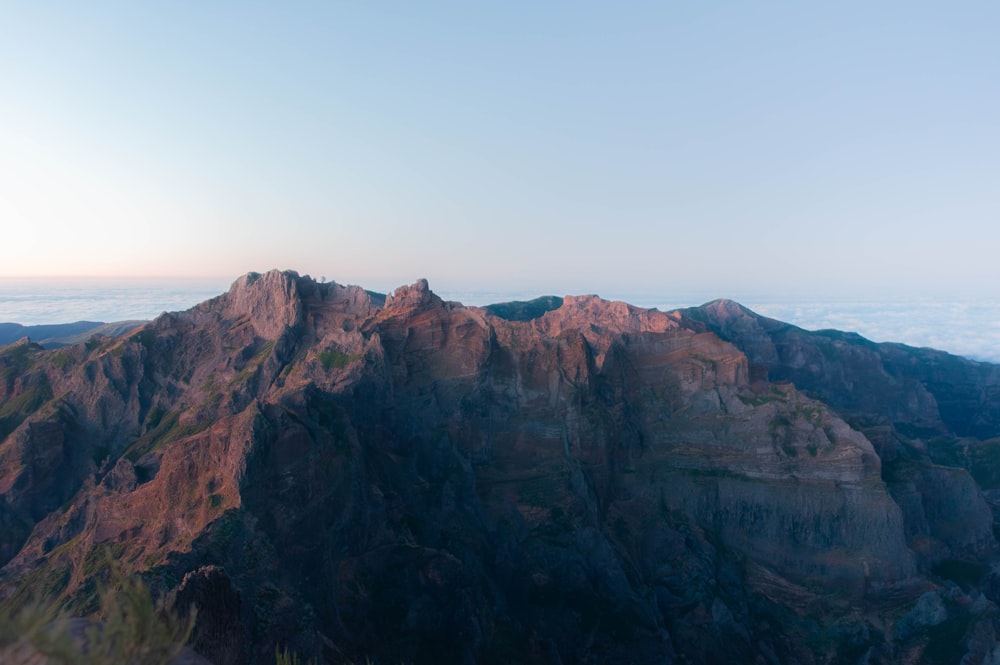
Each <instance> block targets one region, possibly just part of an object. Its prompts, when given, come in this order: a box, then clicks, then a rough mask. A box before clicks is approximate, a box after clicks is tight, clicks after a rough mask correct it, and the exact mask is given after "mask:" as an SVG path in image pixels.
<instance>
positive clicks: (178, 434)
mask: <svg viewBox="0 0 1000 665" xmlns="http://www.w3.org/2000/svg"><path fill="white" fill-rule="evenodd" d="M179 418H180V413H179V412H177V411H163V410H161V409H153V410H151V411H150V414H149V416H147V417H146V423H147V427H150V428H151V429H149V430H147V432H146V433H145V434H143V435H142V436H141V437H139V438H138V439H136V441H135V443H133V444H132V445H131V446H129V447H128V449H127V450H126V451H125V457H126V458H127V459H128V460H129V461H131V462H136V461H138V460H139V458H140V457H142V456H143V455H145V454H146V453H148V452H151V451H154V450H162V449H163V448H165V447H166V446H167V444H169V443H171V442H173V441H177V440H178V439H182V438H184V437H187V436H191V435H193V434H197V433H198V432H202V431H204V430H206V429H208V427H209V426H210V425H211V424H212V423H211V422H209V421H204V422H200V423H194V424H193V425H179V424H178V422H177V421H178V419H179Z"/></svg>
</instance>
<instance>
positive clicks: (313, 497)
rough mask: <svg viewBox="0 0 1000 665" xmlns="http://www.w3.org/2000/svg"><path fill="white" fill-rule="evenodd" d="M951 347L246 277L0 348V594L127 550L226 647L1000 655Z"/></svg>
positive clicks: (962, 376)
mask: <svg viewBox="0 0 1000 665" xmlns="http://www.w3.org/2000/svg"><path fill="white" fill-rule="evenodd" d="M935 354H936V352H931V351H926V350H915V349H907V348H906V347H896V346H886V345H873V344H871V343H869V342H867V341H865V340H863V339H861V338H858V337H856V336H850V335H844V334H841V333H838V334H836V335H834V334H833V333H823V334H821V333H817V334H808V333H805V332H804V331H800V330H798V329H794V328H791V327H789V326H787V325H785V324H781V323H780V322H775V321H771V320H768V319H763V318H761V317H758V316H756V315H754V314H753V313H752V312H749V311H748V310H745V309H743V308H742V307H740V306H738V305H736V304H735V303H729V302H725V301H720V302H717V303H710V304H709V305H706V306H704V307H702V308H697V309H694V310H686V311H681V312H672V313H663V312H659V311H656V310H646V309H641V308H636V307H633V306H631V305H627V304H625V303H620V302H608V301H604V300H601V299H600V298H598V297H596V296H567V297H565V298H545V299H540V300H539V301H533V302H532V303H512V304H507V305H498V306H491V307H488V308H476V307H465V306H463V305H461V304H459V303H452V302H444V301H442V300H441V299H440V298H438V297H437V296H436V295H435V294H434V293H433V292H432V291H431V290H430V288H429V285H428V284H427V282H426V281H425V280H420V281H418V282H416V283H414V284H413V285H410V286H404V287H401V288H399V289H397V290H396V291H395V292H394V293H392V294H388V295H384V296H383V295H380V294H373V293H370V292H367V291H365V290H364V289H362V288H360V287H356V286H342V285H339V284H336V283H323V284H320V283H317V282H315V281H313V280H312V279H310V278H308V277H302V276H299V275H297V274H295V273H291V272H277V271H273V272H269V273H266V274H263V275H258V274H249V275H246V276H244V277H242V278H240V279H238V280H237V281H236V282H234V284H233V286H232V288H231V289H230V290H229V292H228V293H226V294H224V295H222V296H220V297H218V298H215V299H213V300H210V301H207V302H205V303H203V304H201V305H199V306H197V307H195V308H193V309H191V310H188V311H186V312H179V313H172V314H164V315H163V316H161V317H160V318H158V319H157V320H156V321H154V322H152V323H150V324H148V325H146V326H144V327H142V328H140V329H138V330H135V331H133V332H131V333H129V334H127V335H126V336H124V337H119V338H114V339H109V338H95V339H93V340H91V341H90V342H88V343H86V344H82V345H79V346H74V347H68V348H66V349H60V350H57V351H44V350H42V349H41V348H40V347H37V346H33V345H31V344H30V343H29V342H23V343H20V344H18V345H15V346H12V347H5V348H4V349H3V350H2V351H0V404H2V405H3V406H2V408H0V434H2V435H3V437H4V438H3V441H2V443H0V527H2V528H0V564H2V565H3V569H2V573H0V589H2V593H3V595H5V596H7V597H8V598H12V599H14V600H16V599H17V598H21V597H23V596H22V595H20V594H23V593H24V592H25V591H26V590H27V589H28V588H31V589H36V590H44V591H45V592H46V593H49V594H54V595H58V596H60V597H62V598H64V599H65V600H67V601H68V602H69V603H70V606H71V607H74V608H76V609H77V610H78V611H79V612H81V613H86V612H87V611H89V610H90V609H92V607H91V605H90V604H89V603H90V602H91V597H92V595H93V588H94V587H93V580H94V578H95V576H99V575H100V571H101V568H102V566H103V565H105V563H106V561H107V558H108V557H109V556H110V557H112V558H113V559H114V560H115V561H117V562H119V563H120V564H121V565H122V566H124V567H125V568H127V569H128V570H132V571H136V572H139V573H142V574H143V575H144V576H145V578H146V579H147V580H148V581H149V582H150V584H151V585H152V586H153V587H154V589H156V590H157V591H158V592H160V593H165V592H168V591H172V590H178V589H179V590H180V591H181V593H179V594H178V595H179V596H182V597H184V598H190V599H191V600H190V602H194V603H195V604H196V605H198V606H199V607H200V608H201V613H200V614H199V622H201V623H200V625H201V626H202V629H203V630H202V633H197V632H196V635H215V634H217V633H218V634H219V635H221V636H223V637H219V638H218V639H214V640H213V639H209V638H204V639H202V638H199V639H201V641H200V642H198V641H196V643H195V647H196V648H199V649H201V650H202V651H203V652H204V653H203V655H205V656H207V657H209V658H211V659H213V660H214V661H215V662H217V663H220V664H221V663H222V662H226V663H246V662H252V663H265V662H273V660H274V651H275V647H276V646H279V645H280V646H281V647H282V648H284V647H286V646H288V647H290V648H292V649H293V650H295V651H297V652H299V653H301V654H303V655H306V656H309V657H316V658H317V659H320V660H321V661H325V662H330V663H340V662H349V661H352V660H353V661H360V662H364V659H365V658H371V659H372V660H373V661H375V662H393V663H395V662H418V663H424V662H428V663H429V662H435V663H437V662H457V663H463V662H464V663H553V662H562V663H574V662H579V663H605V662H608V663H616V662H620V663H627V662H635V663H662V662H690V663H701V662H783V663H827V662H857V661H858V659H859V658H868V659H869V662H887V663H895V662H900V663H902V662H919V661H920V659H921V658H922V657H923V656H924V655H928V657H931V656H933V657H935V658H936V657H937V654H939V652H941V650H944V651H945V652H946V654H947V655H948V656H949V657H950V656H951V655H955V657H956V658H957V659H961V658H962V657H963V656H967V661H968V662H986V661H984V660H983V658H986V657H987V656H986V655H983V654H988V653H989V649H988V648H987V647H986V646H984V645H985V644H986V642H988V636H989V635H991V634H996V626H995V625H994V621H995V620H994V617H995V616H996V614H997V612H996V609H997V608H996V606H995V605H994V604H993V600H992V599H993V597H994V595H993V592H992V591H991V590H992V589H994V588H1000V583H996V582H995V580H994V578H993V576H992V573H991V572H989V566H990V565H991V563H992V561H993V558H994V556H995V549H996V542H995V540H994V537H993V516H992V512H991V508H990V504H989V503H988V501H987V500H986V498H985V497H988V496H990V495H989V493H987V494H986V495H984V493H983V490H984V489H985V490H992V489H994V487H995V486H1000V483H996V485H994V484H993V481H992V480H991V478H993V476H992V475H990V474H991V473H993V472H994V469H993V467H992V466H990V464H991V463H992V459H993V457H991V454H992V452H993V451H994V450H995V448H996V447H997V443H996V442H995V441H992V440H990V437H995V436H1000V431H997V430H998V429H1000V428H998V427H997V426H996V424H997V423H1000V414H998V413H997V407H996V403H995V402H994V400H995V398H996V397H995V396H996V395H997V394H1000V390H998V385H1000V381H998V380H997V377H998V375H997V373H996V370H995V368H994V367H993V366H987V365H980V364H976V363H969V362H968V361H962V360H961V359H955V358H953V357H950V356H948V357H945V356H944V355H935ZM966 416H967V417H966ZM972 437H976V438H972ZM998 459H1000V456H998ZM995 475H996V476H998V477H1000V464H997V469H996V474H995ZM928 594H930V595H928ZM984 594H985V595H984ZM922 608H923V609H922ZM927 608H930V609H931V610H934V611H933V612H932V611H930V610H927ZM924 610H927V611H924ZM938 619H940V621H939V620H938ZM949 622H951V623H949ZM897 626H898V630H897ZM940 626H946V627H949V626H950V627H951V630H950V631H949V632H947V633H945V632H944V629H943V628H939V627H940ZM936 630H937V631H938V632H935V631H936ZM991 631H993V632H991ZM984 636H985V637H984ZM223 643H225V644H229V643H232V644H233V645H237V644H238V645H239V646H232V648H229V647H220V646H219V645H220V644H223ZM213 644H214V645H215V646H212V645H213ZM977 654H978V655H977ZM975 658H979V660H975ZM852 659H853V660H852ZM970 659H971V660H970ZM956 662H957V661H956Z"/></svg>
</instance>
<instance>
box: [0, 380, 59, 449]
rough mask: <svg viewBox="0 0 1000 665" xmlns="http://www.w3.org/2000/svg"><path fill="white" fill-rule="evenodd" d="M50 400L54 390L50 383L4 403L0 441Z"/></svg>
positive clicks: (0, 417) (0, 414)
mask: <svg viewBox="0 0 1000 665" xmlns="http://www.w3.org/2000/svg"><path fill="white" fill-rule="evenodd" d="M50 399H52V390H51V389H50V388H49V385H48V383H44V384H43V385H41V386H39V387H37V388H34V389H32V390H26V391H25V392H23V393H21V394H20V395H18V396H17V397H14V398H12V399H9V400H7V401H6V402H4V404H3V406H0V440H3V439H5V438H6V437H7V435H8V434H10V433H11V432H13V431H14V430H15V429H17V428H18V427H19V426H20V425H21V423H23V422H24V421H25V419H27V417H28V416H30V415H31V414H32V413H34V412H35V411H37V410H38V409H40V408H41V407H42V405H44V404H45V403H46V402H48V401H49V400H50Z"/></svg>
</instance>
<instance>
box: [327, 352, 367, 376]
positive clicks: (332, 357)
mask: <svg viewBox="0 0 1000 665" xmlns="http://www.w3.org/2000/svg"><path fill="white" fill-rule="evenodd" d="M316 357H317V358H318V359H319V362H320V364H322V365H323V369H325V370H326V371H328V372H329V371H330V370H331V369H344V368H345V367H347V365H348V364H349V363H352V362H354V361H355V360H361V356H360V355H358V354H353V353H352V354H346V353H344V352H343V351H340V350H339V349H327V350H326V351H323V352H321V353H320V354H319V355H318V356H316Z"/></svg>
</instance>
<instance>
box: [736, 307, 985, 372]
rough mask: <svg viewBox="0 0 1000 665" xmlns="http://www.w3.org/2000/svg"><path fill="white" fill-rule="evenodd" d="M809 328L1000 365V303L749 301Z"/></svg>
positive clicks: (774, 315)
mask: <svg viewBox="0 0 1000 665" xmlns="http://www.w3.org/2000/svg"><path fill="white" fill-rule="evenodd" d="M745 304H746V305H747V306H748V307H750V308H751V309H753V310H754V311H755V312H757V313H758V314H763V315H764V316H769V317H771V318H773V319H778V320H781V321H787V322H788V323H793V324H795V325H797V326H800V327H802V328H806V329H808V330H819V329H823V328H835V329H837V330H845V331H849V332H856V333H858V334H860V335H862V336H864V337H867V338H868V339H870V340H872V341H875V342H900V343H903V344H908V345H910V346H927V347H931V348H935V349H941V350H942V351H948V352H949V353H954V354H957V355H961V356H966V357H969V358H974V359H976V360H987V361H990V362H1000V301H990V300H977V301H974V302H957V301H951V302H944V301H892V302H817V303H801V302H796V303H792V302H789V303H745Z"/></svg>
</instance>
